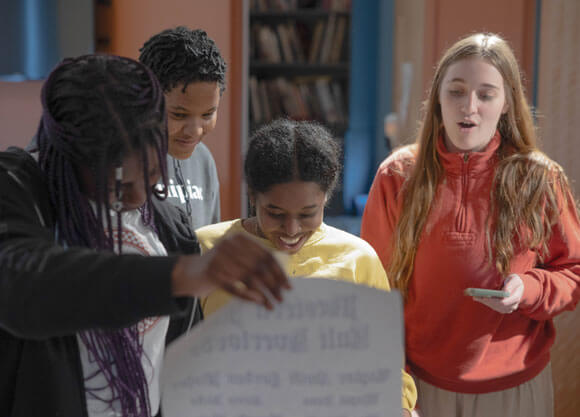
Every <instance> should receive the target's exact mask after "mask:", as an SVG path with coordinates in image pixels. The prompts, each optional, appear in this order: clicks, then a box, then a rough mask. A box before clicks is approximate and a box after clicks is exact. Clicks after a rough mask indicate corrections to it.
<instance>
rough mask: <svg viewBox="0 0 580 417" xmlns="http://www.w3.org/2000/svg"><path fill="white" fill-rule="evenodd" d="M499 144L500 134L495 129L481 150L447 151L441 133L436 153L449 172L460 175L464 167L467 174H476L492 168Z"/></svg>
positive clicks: (495, 160)
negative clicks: (467, 171)
mask: <svg viewBox="0 0 580 417" xmlns="http://www.w3.org/2000/svg"><path fill="white" fill-rule="evenodd" d="M500 144H501V135H500V134H499V131H497V130H496V132H495V134H494V135H493V137H492V138H491V140H490V141H489V143H488V144H487V146H486V147H485V149H484V150H483V151H481V152H449V151H448V150H447V147H446V146H445V140H444V138H443V133H441V135H439V139H438V140H437V153H438V154H439V158H440V160H441V165H442V166H443V168H444V169H445V171H447V172H448V173H450V174H455V175H462V174H463V173H464V172H465V171H464V170H465V169H466V164H467V167H468V169H469V174H470V175H473V174H477V173H480V172H483V171H486V170H488V169H490V168H492V167H493V166H494V165H495V163H496V162H497V157H496V156H497V155H496V151H497V149H498V148H499V145H500Z"/></svg>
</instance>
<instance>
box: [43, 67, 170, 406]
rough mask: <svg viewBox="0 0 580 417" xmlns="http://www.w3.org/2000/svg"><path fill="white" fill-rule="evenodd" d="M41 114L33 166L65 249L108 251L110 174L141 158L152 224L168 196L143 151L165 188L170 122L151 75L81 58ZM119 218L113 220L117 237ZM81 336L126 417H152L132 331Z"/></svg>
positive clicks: (60, 70) (56, 83)
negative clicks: (87, 179)
mask: <svg viewBox="0 0 580 417" xmlns="http://www.w3.org/2000/svg"><path fill="white" fill-rule="evenodd" d="M42 107H43V114H42V119H41V121H40V125H39V128H38V133H37V140H38V158H39V159H38V161H39V165H40V168H41V170H42V171H43V172H44V176H45V179H46V183H47V187H48V193H49V196H50V201H51V204H52V207H53V209H54V214H55V218H56V219H55V221H56V225H57V230H58V236H59V241H60V243H62V244H63V245H66V246H80V247H87V248H94V249H101V250H109V251H112V250H113V249H114V238H113V236H114V235H113V233H112V224H111V222H112V220H111V214H110V208H111V205H110V203H109V189H110V188H111V187H110V186H111V182H112V180H111V179H110V173H111V171H112V170H113V169H114V168H115V167H119V166H120V165H121V164H122V162H123V159H124V158H125V157H127V156H128V155H130V154H132V153H134V152H137V153H138V154H140V156H141V158H142V162H143V168H142V169H143V178H144V179H145V187H146V190H147V202H146V203H145V207H144V210H143V214H144V218H145V221H146V222H147V223H149V224H151V223H152V208H151V206H150V205H151V195H152V194H156V195H159V196H160V197H161V198H162V197H163V196H162V195H160V194H166V186H165V192H159V191H153V186H154V184H149V183H148V178H149V175H148V172H149V168H148V166H149V162H150V161H148V150H149V149H151V148H153V149H154V150H155V151H156V158H157V160H158V163H159V166H160V169H161V172H162V177H163V183H164V184H165V185H166V184H167V174H166V165H165V164H166V154H167V123H166V116H165V101H164V97H163V91H162V90H161V86H160V85H159V83H158V81H157V79H156V77H155V75H154V74H153V73H152V72H151V71H150V70H149V69H148V68H147V67H146V66H145V65H143V64H140V63H139V62H137V61H134V60H132V59H129V58H122V57H118V56H111V55H85V56H80V57H77V58H69V59H65V60H64V61H62V62H61V63H60V64H59V65H58V66H57V67H56V68H55V69H54V70H53V71H52V73H51V74H50V75H49V77H48V79H47V80H46V82H45V83H44V85H43V88H42ZM80 167H83V168H87V169H88V170H89V171H90V172H91V173H92V176H93V178H94V180H95V195H94V196H92V198H93V199H94V204H95V208H94V209H93V207H92V206H91V202H90V201H89V198H88V197H87V195H86V194H85V193H83V183H82V181H81V180H80V178H79V168H80ZM120 218H121V216H117V228H118V229H119V233H118V235H119V236H121V235H122V233H121V226H122V225H121V220H120ZM119 240H120V239H119ZM119 248H121V242H120V241H119ZM79 273H82V271H80V272H79ZM79 336H80V337H81V339H82V340H83V342H84V344H85V345H86V347H87V349H88V351H89V352H90V354H91V356H92V357H93V358H95V361H96V362H97V363H98V365H99V370H100V372H101V374H102V375H103V377H104V378H105V379H106V380H107V382H108V385H109V387H110V388H111V391H112V395H113V399H118V400H119V401H120V403H121V407H122V411H123V416H128V417H129V416H130V417H137V416H139V417H150V416H151V412H150V408H149V395H148V388H147V379H146V376H145V373H144V371H143V367H142V365H141V357H142V355H143V349H142V342H141V339H140V337H139V332H138V331H137V325H133V326H130V327H127V328H123V329H118V330H101V329H94V330H87V331H83V332H81V333H79ZM88 393H89V394H90V395H99V393H96V394H95V393H93V392H91V391H89V392H88Z"/></svg>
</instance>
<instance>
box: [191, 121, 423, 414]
mask: <svg viewBox="0 0 580 417" xmlns="http://www.w3.org/2000/svg"><path fill="white" fill-rule="evenodd" d="M340 167H341V164H340V148H339V146H338V144H337V141H336V140H335V139H334V138H333V137H332V135H331V134H330V133H329V132H328V130H327V129H325V128H324V127H322V126H321V125H319V124H316V123H313V122H305V121H292V120H285V119H279V120H276V121H274V122H272V123H270V124H268V125H266V126H264V127H262V128H261V129H259V130H258V131H257V132H255V133H254V135H253V136H252V139H251V141H250V145H249V149H248V152H247V154H246V159H245V164H244V170H245V176H246V181H247V184H248V190H249V196H250V202H251V204H252V207H253V208H254V211H255V214H254V215H253V216H251V217H248V218H246V219H238V220H233V221H227V222H222V223H218V224H214V225H211V226H205V227H202V228H201V229H198V230H197V231H196V233H197V237H198V239H199V242H200V244H201V247H202V252H203V251H207V250H210V249H211V248H212V247H213V245H214V244H215V243H216V242H217V241H218V240H219V239H221V238H222V237H224V236H227V235H230V234H232V233H236V232H241V233H247V234H250V235H252V236H254V237H256V238H258V239H259V240H260V241H261V242H262V243H263V244H264V245H266V246H268V247H270V248H272V249H274V250H278V251H282V252H285V253H287V254H288V255H290V256H289V260H288V264H287V267H286V269H287V271H286V272H287V273H288V275H289V276H303V277H325V278H336V279H341V280H344V281H348V282H354V283H360V284H364V285H368V286H372V287H375V288H379V289H383V290H385V291H388V290H389V289H390V288H389V282H388V280H387V276H386V273H385V271H384V269H383V267H382V265H381V262H380V260H379V258H378V256H377V254H376V253H375V251H374V250H373V249H372V247H371V246H370V245H369V244H367V243H366V242H365V241H363V240H362V239H359V238H358V237H356V236H354V235H351V234H349V233H346V232H343V231H341V230H338V229H336V228H334V227H331V226H328V225H326V224H324V222H323V217H324V206H325V203H326V202H327V200H328V199H329V198H330V195H331V194H332V191H333V189H334V187H335V185H336V181H337V179H338V175H339V172H340ZM229 298H230V296H229V295H228V294H227V293H226V292H215V293H213V294H212V295H211V296H209V297H208V298H206V299H205V300H203V301H202V307H203V310H204V313H205V314H206V315H210V314H212V313H213V312H214V311H216V310H217V309H219V308H220V307H222V306H223V305H224V304H226V303H227V302H228V300H229ZM415 400H416V390H415V384H414V382H413V380H412V378H411V377H410V376H409V375H408V374H406V373H403V408H404V413H405V415H410V410H411V409H413V407H414V405H415Z"/></svg>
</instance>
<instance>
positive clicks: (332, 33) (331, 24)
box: [249, 0, 350, 136]
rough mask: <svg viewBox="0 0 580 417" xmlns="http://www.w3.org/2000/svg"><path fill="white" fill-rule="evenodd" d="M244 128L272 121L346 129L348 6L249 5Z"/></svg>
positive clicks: (326, 0) (262, 1)
mask: <svg viewBox="0 0 580 417" xmlns="http://www.w3.org/2000/svg"><path fill="white" fill-rule="evenodd" d="M249 21H250V32H249V37H250V47H249V55H250V60H249V101H250V104H249V119H250V120H249V122H250V123H249V125H250V127H251V129H252V130H253V129H254V128H256V127H259V126H260V125H261V124H263V123H266V122H268V121H270V120H272V119H274V118H276V117H280V116H286V117H290V118H293V119H297V120H317V121H319V122H321V123H323V124H325V125H326V126H328V127H329V128H331V130H332V131H333V133H335V134H336V135H337V136H343V135H344V132H345V131H346V128H347V126H348V85H349V72H350V65H349V55H350V52H349V31H350V5H349V2H348V1H345V0H318V1H312V0H310V1H304V0H253V1H251V2H250V12H249Z"/></svg>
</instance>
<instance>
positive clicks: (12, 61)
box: [0, 0, 60, 80]
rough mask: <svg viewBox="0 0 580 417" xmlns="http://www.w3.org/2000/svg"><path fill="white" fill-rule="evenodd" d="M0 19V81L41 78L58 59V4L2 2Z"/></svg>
mask: <svg viewBox="0 0 580 417" xmlns="http://www.w3.org/2000/svg"><path fill="white" fill-rule="evenodd" d="M0 16H2V22H1V23H0V26H1V29H0V31H1V32H0V50H2V60H0V61H1V62H0V77H2V78H4V79H12V80H21V79H33V80H34V79H42V78H44V77H45V76H46V75H47V74H48V72H50V70H51V69H52V68H53V67H54V65H55V64H56V63H57V62H58V61H59V56H60V50H59V39H58V26H57V25H58V4H57V0H20V1H18V0H8V1H3V2H1V3H0ZM5 76H6V77H5Z"/></svg>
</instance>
